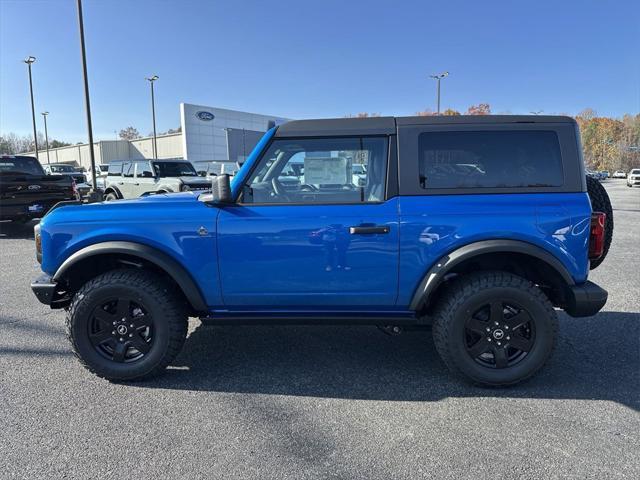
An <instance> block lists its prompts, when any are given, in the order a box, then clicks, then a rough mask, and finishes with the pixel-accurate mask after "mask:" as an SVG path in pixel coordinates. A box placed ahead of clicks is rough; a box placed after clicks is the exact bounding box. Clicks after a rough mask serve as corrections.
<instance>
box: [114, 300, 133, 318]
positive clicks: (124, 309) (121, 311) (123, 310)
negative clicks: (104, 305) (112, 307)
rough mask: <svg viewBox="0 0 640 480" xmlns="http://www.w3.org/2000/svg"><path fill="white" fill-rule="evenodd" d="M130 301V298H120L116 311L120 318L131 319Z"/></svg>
mask: <svg viewBox="0 0 640 480" xmlns="http://www.w3.org/2000/svg"><path fill="white" fill-rule="evenodd" d="M129 307H130V302H129V300H125V299H124V298H119V299H118V304H117V306H116V311H117V315H118V319H120V320H121V319H125V320H127V319H129V317H130V316H131V314H130V313H129Z"/></svg>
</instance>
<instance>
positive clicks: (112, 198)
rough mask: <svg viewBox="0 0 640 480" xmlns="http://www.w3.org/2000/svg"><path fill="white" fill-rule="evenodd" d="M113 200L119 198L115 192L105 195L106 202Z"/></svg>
mask: <svg viewBox="0 0 640 480" xmlns="http://www.w3.org/2000/svg"><path fill="white" fill-rule="evenodd" d="M113 200H118V196H117V195H116V194H115V193H113V192H109V193H107V194H106V195H105V196H104V201H105V202H112V201H113Z"/></svg>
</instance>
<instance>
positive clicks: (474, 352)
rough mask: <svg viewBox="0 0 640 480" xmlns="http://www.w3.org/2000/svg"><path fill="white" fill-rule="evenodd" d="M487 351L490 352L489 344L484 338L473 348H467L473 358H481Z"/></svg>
mask: <svg viewBox="0 0 640 480" xmlns="http://www.w3.org/2000/svg"><path fill="white" fill-rule="evenodd" d="M487 350H489V343H488V342H487V339H486V338H485V337H484V336H483V337H482V338H480V340H478V341H477V342H476V343H474V344H473V345H472V346H471V347H467V353H468V354H469V355H471V357H472V358H476V357H479V356H480V355H482V354H483V353H484V352H486V351H487Z"/></svg>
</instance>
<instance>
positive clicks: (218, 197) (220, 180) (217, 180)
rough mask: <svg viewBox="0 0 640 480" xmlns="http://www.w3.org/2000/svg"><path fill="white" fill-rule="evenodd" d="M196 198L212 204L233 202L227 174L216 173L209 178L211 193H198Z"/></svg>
mask: <svg viewBox="0 0 640 480" xmlns="http://www.w3.org/2000/svg"><path fill="white" fill-rule="evenodd" d="M198 199H199V200H200V201H201V202H204V203H210V204H213V205H230V204H232V203H233V198H232V196H231V181H230V180H229V175H226V174H224V175H218V176H217V177H214V178H212V179H211V193H206V194H203V195H200V196H199V197H198Z"/></svg>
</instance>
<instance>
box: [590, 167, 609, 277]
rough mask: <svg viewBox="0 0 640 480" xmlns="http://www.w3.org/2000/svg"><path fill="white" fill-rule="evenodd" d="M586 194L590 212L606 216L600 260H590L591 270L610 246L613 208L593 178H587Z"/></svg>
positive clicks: (598, 183) (602, 259) (604, 255)
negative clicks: (589, 201)
mask: <svg viewBox="0 0 640 480" xmlns="http://www.w3.org/2000/svg"><path fill="white" fill-rule="evenodd" d="M587 193H588V194H589V198H590V199H591V210H593V211H594V212H604V213H606V214H607V220H606V223H605V224H604V250H603V251H602V256H601V257H600V258H596V259H595V260H591V266H590V268H591V270H593V269H594V268H596V267H597V266H598V265H600V264H601V263H602V262H603V261H604V259H605V257H606V256H607V252H608V251H609V247H610V246H611V239H612V238H613V208H611V200H609V195H608V194H607V191H606V190H605V189H604V187H603V186H602V184H601V183H600V182H599V181H598V180H596V179H595V178H591V177H587Z"/></svg>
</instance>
